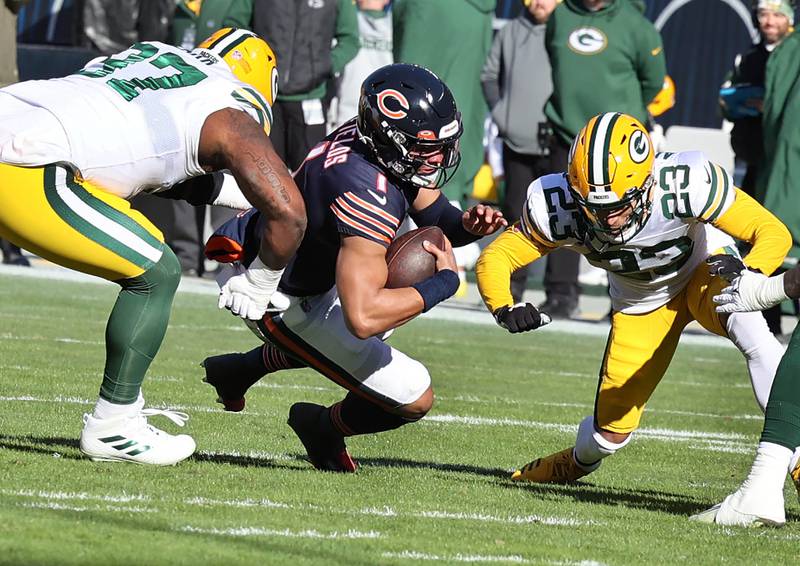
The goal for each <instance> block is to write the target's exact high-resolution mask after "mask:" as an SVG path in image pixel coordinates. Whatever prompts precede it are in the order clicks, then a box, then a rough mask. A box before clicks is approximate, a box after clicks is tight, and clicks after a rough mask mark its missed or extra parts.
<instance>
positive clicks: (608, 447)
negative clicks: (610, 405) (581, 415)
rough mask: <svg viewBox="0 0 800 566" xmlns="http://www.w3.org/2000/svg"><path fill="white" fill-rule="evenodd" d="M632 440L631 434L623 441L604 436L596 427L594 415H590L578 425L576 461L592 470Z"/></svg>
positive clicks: (586, 468)
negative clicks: (615, 440) (614, 440)
mask: <svg viewBox="0 0 800 566" xmlns="http://www.w3.org/2000/svg"><path fill="white" fill-rule="evenodd" d="M630 440H631V435H628V437H627V438H626V439H625V440H623V441H622V442H619V443H616V442H611V441H610V440H608V439H606V438H604V437H603V435H602V434H600V433H599V432H598V431H597V430H595V428H594V417H593V416H591V415H590V416H588V417H586V418H585V419H583V420H582V421H581V424H580V426H578V437H577V439H576V440H575V461H576V462H577V463H578V465H579V466H580V467H581V468H583V469H585V470H587V471H590V472H593V471H594V470H596V469H597V468H599V467H600V464H601V463H602V461H603V458H606V457H608V456H611V455H612V454H614V453H615V452H616V451H617V450H619V449H621V448H624V447H625V446H626V445H627V444H628V442H630Z"/></svg>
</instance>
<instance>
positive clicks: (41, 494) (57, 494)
mask: <svg viewBox="0 0 800 566" xmlns="http://www.w3.org/2000/svg"><path fill="white" fill-rule="evenodd" d="M0 493H2V494H3V495H15V496H17V497H30V498H35V499H46V500H49V501H103V502H105V503H131V502H132V501H142V502H145V501H150V497H148V496H147V495H139V494H136V495H126V494H125V493H123V494H122V495H95V494H93V493H86V492H80V491H79V492H70V491H33V490H29V489H23V490H19V491H14V490H11V489H2V490H0Z"/></svg>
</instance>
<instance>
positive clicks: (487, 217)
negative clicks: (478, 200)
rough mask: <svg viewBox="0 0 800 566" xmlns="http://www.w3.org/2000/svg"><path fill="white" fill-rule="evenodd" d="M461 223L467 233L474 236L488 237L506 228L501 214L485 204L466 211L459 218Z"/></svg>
mask: <svg viewBox="0 0 800 566" xmlns="http://www.w3.org/2000/svg"><path fill="white" fill-rule="evenodd" d="M461 222H462V224H463V225H464V229H465V230H466V231H467V232H469V233H470V234H475V235H476V236H488V235H489V234H494V233H495V232H497V231H498V230H499V229H500V228H505V227H506V226H508V221H507V220H506V219H505V218H503V213H502V212H500V211H499V210H495V209H493V208H492V207H491V206H486V205H485V204H476V205H475V206H473V207H472V208H470V209H469V210H467V211H466V212H465V213H464V215H463V216H462V217H461Z"/></svg>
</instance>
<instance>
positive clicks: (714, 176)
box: [699, 161, 718, 218]
mask: <svg viewBox="0 0 800 566" xmlns="http://www.w3.org/2000/svg"><path fill="white" fill-rule="evenodd" d="M706 166H707V167H708V168H709V169H711V176H710V177H709V178H710V185H711V187H710V189H709V191H708V200H707V201H706V204H705V206H703V210H702V211H700V214H699V217H700V218H706V212H708V209H709V208H711V205H712V204H714V198H716V196H717V184H718V182H717V168H716V167H714V164H713V163H711V162H710V161H706Z"/></svg>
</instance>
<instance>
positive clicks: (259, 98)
mask: <svg viewBox="0 0 800 566" xmlns="http://www.w3.org/2000/svg"><path fill="white" fill-rule="evenodd" d="M243 88H244V90H246V91H247V92H249V93H250V94H251V95H253V98H255V99H256V100H257V101H258V103H259V104H260V105H261V107H262V110H264V112H266V113H267V117H268V118H269V123H270V125H272V108H271V107H270V105H269V104H267V99H266V98H264V97H263V96H262V95H261V93H260V92H258V91H257V90H256V89H254V88H251V87H249V86H246V87H243Z"/></svg>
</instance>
